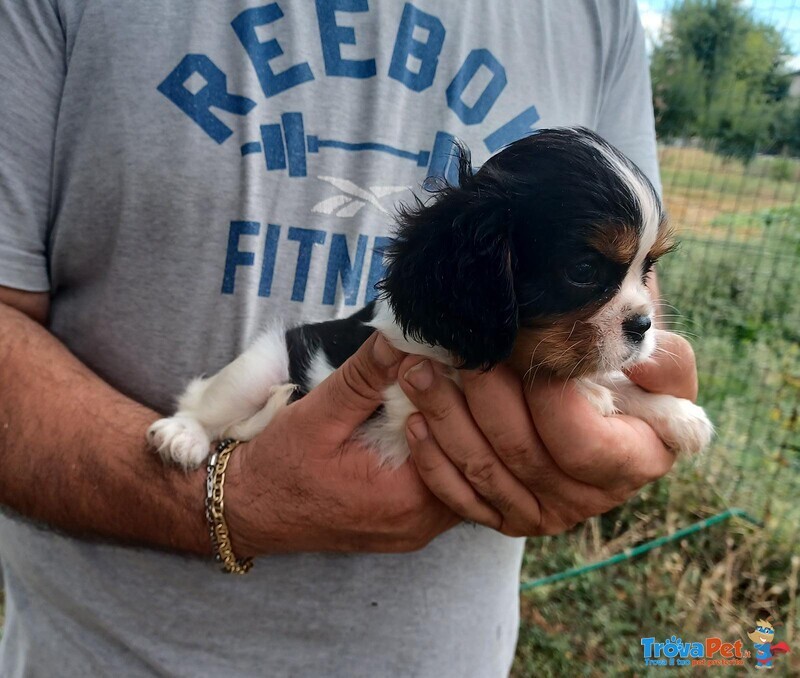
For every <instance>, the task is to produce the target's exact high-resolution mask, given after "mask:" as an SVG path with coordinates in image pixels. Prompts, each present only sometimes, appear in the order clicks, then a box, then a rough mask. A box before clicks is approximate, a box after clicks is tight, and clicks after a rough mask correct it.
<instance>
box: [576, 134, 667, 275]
mask: <svg viewBox="0 0 800 678" xmlns="http://www.w3.org/2000/svg"><path fill="white" fill-rule="evenodd" d="M587 143H588V144H589V145H590V146H592V148H594V149H595V150H597V151H598V152H599V153H600V155H602V156H603V159H604V160H605V161H606V163H607V164H608V166H609V167H610V168H611V169H612V170H613V171H614V172H615V173H616V174H617V176H619V177H620V178H621V179H622V181H624V182H625V184H626V185H627V186H628V187H629V188H630V190H631V192H632V193H633V196H634V199H635V200H636V202H637V204H638V206H639V211H640V212H641V213H642V222H643V224H642V225H643V228H642V232H641V233H640V235H639V249H638V250H637V252H636V258H635V259H634V262H633V265H632V268H633V267H635V266H636V264H638V270H640V271H641V268H642V263H643V262H644V259H645V257H646V256H647V253H648V252H649V251H650V249H651V248H652V247H653V245H654V244H655V242H656V237H657V236H658V226H659V224H660V223H661V212H660V210H659V208H658V200H657V198H656V194H655V192H654V189H653V188H652V187H651V186H650V185H649V184H648V183H647V182H646V181H645V180H643V179H642V177H641V176H639V174H638V173H637V172H635V171H634V170H633V168H632V167H630V166H629V165H628V164H627V163H626V162H625V161H623V159H622V158H620V157H619V156H618V155H617V154H616V153H614V152H613V151H612V149H611V148H609V147H608V146H606V145H605V144H601V143H598V142H596V141H595V140H593V139H592V140H587Z"/></svg>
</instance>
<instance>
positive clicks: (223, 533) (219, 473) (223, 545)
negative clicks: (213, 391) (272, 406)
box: [206, 438, 253, 574]
mask: <svg viewBox="0 0 800 678" xmlns="http://www.w3.org/2000/svg"><path fill="white" fill-rule="evenodd" d="M239 445H240V441H239V440H233V439H232V438H226V439H225V440H222V441H220V443H219V444H218V445H217V447H216V449H215V450H214V452H213V453H212V454H211V456H210V457H209V458H208V477H207V479H206V519H207V520H208V527H209V531H210V533H211V546H212V547H213V549H214V560H216V561H217V562H218V563H221V564H222V571H223V572H227V573H229V574H247V573H248V572H249V571H250V568H251V567H253V559H252V558H237V557H236V556H235V555H233V549H232V548H231V535H230V532H228V523H226V522H225V512H224V510H225V495H224V486H225V470H226V469H227V468H228V460H229V459H230V457H231V452H233V451H234V450H235V449H236V448H237V447H239Z"/></svg>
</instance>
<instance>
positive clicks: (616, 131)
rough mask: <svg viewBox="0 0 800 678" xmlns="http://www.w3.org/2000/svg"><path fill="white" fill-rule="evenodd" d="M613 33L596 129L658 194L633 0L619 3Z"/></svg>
mask: <svg viewBox="0 0 800 678" xmlns="http://www.w3.org/2000/svg"><path fill="white" fill-rule="evenodd" d="M613 33H614V34H613V35H612V36H611V39H612V44H611V48H610V50H609V61H608V65H607V69H606V86H605V88H604V92H603V97H602V102H601V106H600V115H599V119H598V124H597V132H598V134H600V135H601V136H603V137H604V138H605V139H607V140H608V141H609V142H610V143H612V144H613V145H614V146H616V147H617V148H619V149H620V150H621V151H622V152H623V153H625V154H626V155H627V156H628V157H629V158H630V159H631V160H633V162H635V163H636V164H637V165H638V166H639V168H640V169H641V170H642V172H644V173H645V174H646V175H647V177H648V178H649V179H650V181H651V182H653V185H654V186H655V187H656V190H657V191H658V192H659V194H661V178H660V175H659V171H658V152H657V148H656V132H655V120H654V117H653V93H652V87H651V84H650V66H649V63H648V59H647V52H646V49H645V35H644V28H643V27H642V22H641V20H640V18H639V11H638V8H637V5H636V2H635V0H625V2H621V3H620V14H619V23H618V25H617V28H616V29H615V30H614V31H613Z"/></svg>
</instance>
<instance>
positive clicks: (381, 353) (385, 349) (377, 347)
mask: <svg viewBox="0 0 800 678" xmlns="http://www.w3.org/2000/svg"><path fill="white" fill-rule="evenodd" d="M372 355H373V356H374V357H375V360H376V362H378V363H379V364H381V365H383V366H384V367H391V366H392V365H394V364H395V363H396V362H398V361H399V360H400V356H399V355H398V353H397V351H395V350H394V349H393V348H392V347H391V346H389V342H388V341H386V338H385V337H384V336H383V335H382V334H379V335H378V338H377V339H376V340H375V343H374V344H373V345H372Z"/></svg>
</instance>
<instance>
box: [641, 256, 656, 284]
mask: <svg viewBox="0 0 800 678" xmlns="http://www.w3.org/2000/svg"><path fill="white" fill-rule="evenodd" d="M656 261H657V260H656V259H651V258H650V257H646V258H645V260H644V263H643V264H642V282H643V283H646V282H647V276H648V275H650V272H651V271H652V270H653V269H654V268H655V265H656Z"/></svg>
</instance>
